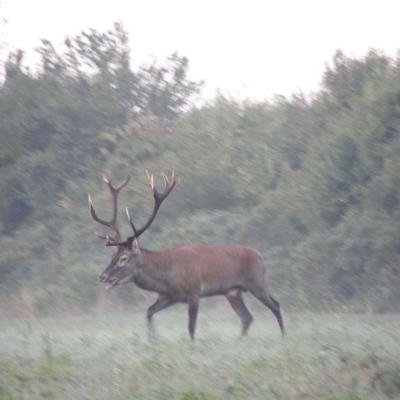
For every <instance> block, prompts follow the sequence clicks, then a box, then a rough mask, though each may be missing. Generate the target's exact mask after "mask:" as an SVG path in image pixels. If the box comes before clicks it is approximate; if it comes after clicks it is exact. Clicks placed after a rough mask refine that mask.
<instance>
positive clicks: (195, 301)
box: [188, 296, 199, 340]
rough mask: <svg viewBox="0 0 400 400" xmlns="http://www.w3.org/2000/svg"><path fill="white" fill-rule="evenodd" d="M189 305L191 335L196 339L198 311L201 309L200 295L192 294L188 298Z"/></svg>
mask: <svg viewBox="0 0 400 400" xmlns="http://www.w3.org/2000/svg"><path fill="white" fill-rule="evenodd" d="M188 305H189V335H190V338H191V339H192V340H194V332H195V329H196V319H197V312H198V311H199V297H198V296H192V297H190V298H189V299H188Z"/></svg>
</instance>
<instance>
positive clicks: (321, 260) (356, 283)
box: [0, 25, 400, 315]
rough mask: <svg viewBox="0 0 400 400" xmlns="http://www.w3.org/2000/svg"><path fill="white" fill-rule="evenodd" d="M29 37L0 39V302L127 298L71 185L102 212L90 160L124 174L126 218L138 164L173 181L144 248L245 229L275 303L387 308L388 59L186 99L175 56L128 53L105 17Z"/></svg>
mask: <svg viewBox="0 0 400 400" xmlns="http://www.w3.org/2000/svg"><path fill="white" fill-rule="evenodd" d="M38 51H39V54H40V61H39V66H38V68H37V70H36V71H35V72H33V71H32V70H31V71H30V70H28V69H27V68H26V67H25V66H24V62H23V54H22V53H21V52H16V53H14V54H10V55H9V57H8V61H7V63H6V69H5V80H4V83H3V85H2V86H1V89H0V135H1V150H0V233H1V236H0V246H1V258H0V313H2V314H3V315H4V314H15V313H23V314H26V315H40V314H42V313H48V312H50V311H64V310H72V311H77V310H79V311H81V310H88V309H93V308H95V307H100V309H101V310H106V309H108V308H109V309H113V308H115V307H123V306H124V304H130V305H132V304H137V303H139V302H140V303H143V301H144V296H146V294H144V293H143V292H140V290H137V289H135V288H134V286H133V285H132V286H127V287H121V288H117V289H116V290H114V291H113V292H112V293H111V294H109V295H107V296H105V294H104V291H103V290H102V288H101V287H100V285H99V283H98V281H97V276H98V274H99V273H100V271H101V270H102V269H103V268H104V267H105V265H106V264H107V262H108V260H109V256H110V253H111V251H112V250H110V249H105V248H104V246H103V243H102V242H101V241H100V240H99V239H97V238H96V237H95V236H94V235H93V232H94V231H95V230H98V229H101V228H99V227H98V226H95V224H94V223H93V221H92V220H91V218H90V217H89V215H88V211H87V193H88V192H90V193H92V194H93V196H94V201H95V204H96V209H97V210H98V212H99V214H100V213H101V214H102V215H105V214H107V213H109V212H110V208H109V206H110V205H109V203H108V196H107V191H106V190H105V188H104V185H103V183H102V181H101V179H100V174H101V173H102V172H103V171H112V172H113V174H114V178H115V181H118V180H122V179H123V178H124V177H126V176H127V175H132V180H131V182H130V184H129V187H128V188H127V189H126V190H125V191H124V193H122V196H121V199H120V200H121V205H123V206H124V207H125V206H127V205H128V206H129V207H130V208H131V210H132V211H133V215H134V218H135V219H136V221H138V224H139V225H140V224H141V221H144V220H146V218H147V216H148V215H149V213H150V210H151V206H152V198H151V194H150V190H149V189H148V187H147V184H146V183H145V172H144V171H145V168H148V169H149V170H151V171H154V172H157V171H159V170H160V169H163V170H165V171H166V172H169V171H170V170H171V169H175V171H176V173H177V175H178V176H179V177H180V184H179V185H178V187H177V188H176V189H175V190H174V193H173V194H172V195H171V197H170V198H169V199H168V200H167V201H166V203H165V204H164V205H163V207H162V210H161V212H160V215H159V216H158V217H157V220H156V221H155V223H154V226H152V228H151V229H150V230H149V231H148V232H146V234H145V235H143V239H142V241H141V244H142V245H143V246H144V247H148V248H151V249H163V248H166V247H169V246H173V245H177V244H182V243H187V242H205V243H243V244H248V245H251V246H253V247H255V248H257V249H259V250H260V251H261V252H262V253H263V254H264V256H265V259H266V262H267V265H268V268H269V275H270V279H271V282H272V283H271V288H272V292H273V293H274V295H275V296H276V298H277V299H279V301H280V303H281V304H282V308H283V310H284V311H285V310H286V311H287V310H305V309H310V310H316V311H328V310H330V311H352V312H365V311H377V312H396V311H398V310H399V307H400V291H399V290H398V288H399V287H400V267H399V266H400V224H399V216H400V176H399V171H400V64H399V60H392V59H389V58H387V57H385V56H384V55H381V54H379V53H377V52H370V53H369V54H368V55H367V56H366V57H365V58H364V59H361V60H355V59H349V58H346V57H345V56H344V55H343V54H341V53H340V52H338V53H337V54H336V56H335V58H334V60H333V63H332V66H331V67H330V68H329V69H327V70H326V72H325V74H324V76H323V80H322V83H321V89H320V91H319V92H318V93H315V94H314V95H312V96H310V97H307V98H305V97H303V96H300V95H298V96H293V97H292V98H291V99H285V98H280V97H277V98H276V99H275V100H274V101H270V102H254V103H253V102H251V101H243V102H239V101H235V100H233V99H228V98H224V97H221V96H220V97H217V98H215V99H214V100H213V101H210V102H208V103H206V104H203V105H201V106H197V107H193V101H194V100H195V99H196V96H197V93H198V92H199V89H200V88H201V84H199V83H196V82H191V81H190V80H189V79H188V77H187V71H188V60H187V59H186V58H184V57H180V56H179V55H176V54H174V55H172V56H171V57H170V58H168V59H167V60H165V62H164V63H161V64H157V63H154V64H151V65H147V66H143V67H141V68H138V69H137V70H132V68H131V67H130V65H129V46H128V43H127V37H126V34H125V32H124V31H123V29H122V27H121V26H119V25H116V26H115V27H114V28H113V29H112V30H111V31H109V32H106V33H99V32H96V31H88V32H85V33H82V34H81V35H80V36H78V37H74V38H69V39H68V40H66V42H65V46H64V48H63V49H55V48H54V47H53V45H52V44H51V43H50V42H48V41H43V43H42V44H41V46H40V48H39V50H38ZM133 57H134V54H133ZM121 217H123V215H122V213H121ZM120 226H121V229H122V230H123V232H124V234H128V233H130V228H129V225H128V223H127V222H126V221H125V220H124V219H123V218H121V220H120Z"/></svg>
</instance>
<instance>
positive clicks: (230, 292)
mask: <svg viewBox="0 0 400 400" xmlns="http://www.w3.org/2000/svg"><path fill="white" fill-rule="evenodd" d="M120 260H124V261H125V260H126V262H125V263H124V264H123V265H121V261H120ZM100 279H101V280H102V281H103V282H105V283H113V284H112V286H114V285H115V284H118V283H120V282H121V283H122V282H132V281H133V282H135V283H136V285H137V286H138V287H140V288H141V289H144V290H149V291H152V292H156V293H158V294H159V298H158V299H157V301H156V302H155V303H154V304H153V305H152V306H151V307H150V308H149V309H148V313H147V317H148V320H149V323H151V319H152V316H153V315H154V313H156V312H158V311H160V310H162V309H164V308H166V307H169V306H170V305H172V304H175V303H178V302H183V303H188V305H189V333H190V336H191V337H192V338H193V337H194V330H195V322H196V317H197V309H198V302H199V299H200V298H201V297H207V296H214V295H224V296H225V297H226V298H227V299H228V301H229V303H230V304H231V306H232V308H233V309H234V310H235V312H236V313H237V314H238V315H239V317H240V318H241V320H242V333H243V334H246V333H247V331H248V328H249V326H250V324H251V322H252V320H253V317H252V316H251V314H250V312H249V311H248V310H247V308H246V306H245V304H244V302H243V299H242V292H245V291H249V292H250V293H252V294H253V295H254V296H255V297H257V298H258V299H259V300H260V301H261V302H262V303H263V304H265V305H266V306H267V307H269V308H270V309H271V311H272V312H273V313H274V315H275V316H276V318H277V320H278V323H279V326H280V328H281V331H282V334H283V333H284V326H283V320H282V316H281V313H280V310H279V303H278V302H277V301H276V300H274V299H273V298H272V297H271V295H270V294H269V291H268V288H267V282H266V271H265V266H264V263H263V260H262V257H261V255H260V253H259V252H258V251H256V250H254V249H252V248H249V247H246V246H242V245H221V246H216V245H200V244H197V245H185V246H180V247H174V248H172V249H169V250H164V251H148V250H141V249H140V248H139V246H138V244H137V243H136V244H135V245H134V246H133V247H132V248H129V247H128V246H120V248H119V250H118V252H117V254H116V255H115V256H114V257H113V259H112V261H111V263H110V265H109V266H108V267H107V268H106V270H105V271H104V272H103V273H102V274H101V276H100Z"/></svg>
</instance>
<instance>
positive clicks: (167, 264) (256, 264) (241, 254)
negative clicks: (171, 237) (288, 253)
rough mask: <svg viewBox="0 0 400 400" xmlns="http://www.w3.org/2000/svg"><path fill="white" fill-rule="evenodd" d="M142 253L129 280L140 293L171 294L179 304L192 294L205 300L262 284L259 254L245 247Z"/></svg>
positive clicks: (263, 274)
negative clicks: (208, 297) (144, 291)
mask: <svg viewBox="0 0 400 400" xmlns="http://www.w3.org/2000/svg"><path fill="white" fill-rule="evenodd" d="M142 253H143V257H142V260H141V262H140V263H139V264H138V265H137V266H136V268H135V272H133V275H132V280H133V281H134V282H135V283H136V285H137V286H139V287H140V288H141V289H144V290H150V291H154V292H158V293H161V294H164V295H171V293H174V296H173V297H175V298H176V299H179V300H180V301H184V300H185V299H186V298H187V297H188V296H192V295H194V294H195V295H197V296H199V297H206V296H213V295H221V294H225V293H227V292H228V291H229V290H231V289H244V290H248V287H249V286H250V287H251V285H252V284H254V283H256V282H262V283H264V282H265V268H264V265H263V264H262V260H261V256H260V254H259V253H258V252H257V251H255V250H253V249H251V248H248V247H245V246H240V245H225V246H213V245H186V246H180V247H174V248H172V249H169V250H165V251H157V252H151V251H147V250H143V249H142ZM171 296H172V295H171Z"/></svg>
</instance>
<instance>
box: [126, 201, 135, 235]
mask: <svg viewBox="0 0 400 400" xmlns="http://www.w3.org/2000/svg"><path fill="white" fill-rule="evenodd" d="M125 211H126V216H127V217H128V222H129V224H130V225H131V227H132V230H133V233H134V234H135V235H136V234H137V229H136V227H135V225H134V224H133V220H132V217H131V214H130V212H129V208H128V207H126V209H125Z"/></svg>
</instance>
